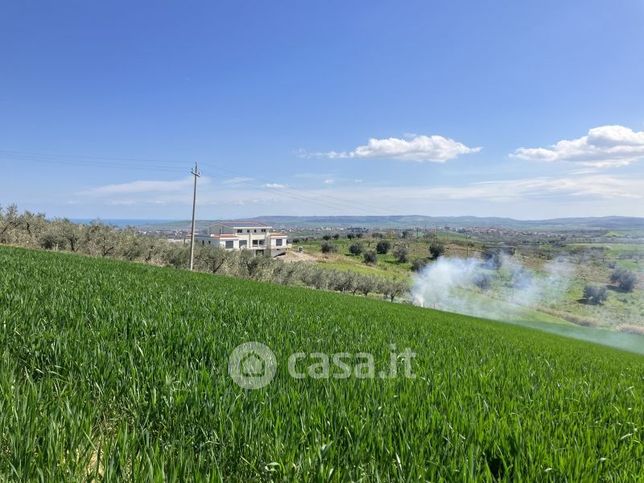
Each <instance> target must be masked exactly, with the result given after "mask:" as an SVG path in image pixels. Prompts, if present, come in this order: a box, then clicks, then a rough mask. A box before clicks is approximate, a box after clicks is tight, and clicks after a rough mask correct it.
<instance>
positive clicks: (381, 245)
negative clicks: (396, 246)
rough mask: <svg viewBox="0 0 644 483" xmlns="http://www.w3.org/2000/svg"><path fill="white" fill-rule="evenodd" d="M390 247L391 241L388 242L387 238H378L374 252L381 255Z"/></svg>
mask: <svg viewBox="0 0 644 483" xmlns="http://www.w3.org/2000/svg"><path fill="white" fill-rule="evenodd" d="M390 248H391V243H389V242H388V241H387V240H380V241H379V242H378V244H377V245H376V252H377V253H379V254H381V255H385V254H386V253H387V252H388V251H389V249H390Z"/></svg>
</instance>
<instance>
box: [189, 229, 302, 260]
mask: <svg viewBox="0 0 644 483" xmlns="http://www.w3.org/2000/svg"><path fill="white" fill-rule="evenodd" d="M213 231H214V233H212V234H210V235H195V244H197V245H199V244H200V245H211V246H216V247H220V248H223V249H225V250H251V251H252V252H253V253H254V254H255V255H265V254H267V252H266V250H267V249H268V248H269V247H270V254H271V255H272V256H274V257H276V256H278V255H283V254H285V253H286V250H288V249H289V248H290V246H289V245H288V236H287V235H286V234H285V233H281V232H278V231H273V227H271V226H268V225H265V224H263V223H258V222H256V221H253V222H250V221H230V222H222V223H217V224H216V225H215V226H214V229H213Z"/></svg>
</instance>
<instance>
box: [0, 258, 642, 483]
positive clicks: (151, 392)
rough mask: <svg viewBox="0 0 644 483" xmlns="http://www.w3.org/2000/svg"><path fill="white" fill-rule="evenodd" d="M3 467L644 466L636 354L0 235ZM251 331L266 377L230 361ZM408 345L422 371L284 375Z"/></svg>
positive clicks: (261, 473) (240, 471)
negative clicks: (20, 242)
mask: <svg viewBox="0 0 644 483" xmlns="http://www.w3.org/2000/svg"><path fill="white" fill-rule="evenodd" d="M0 324H1V327H2V330H1V331H0V480H3V481H4V480H41V481H81V480H82V481H88V480H94V479H95V480H112V481H113V480H120V479H130V480H136V481H139V480H155V481H160V480H164V479H165V480H168V481H186V480H202V481H203V480H206V481H208V480H212V481H221V480H224V481H251V480H264V481H268V480H302V481H347V480H363V481H375V480H400V481H402V480H404V481H411V480H431V481H440V480H445V481H473V480H478V481H481V480H482V481H491V480H501V481H562V480H567V481H598V480H604V481H606V480H607V481H641V480H642V479H643V478H644V470H643V469H642V468H643V465H642V462H643V461H644V441H643V440H642V433H643V427H644V405H643V404H642V402H643V401H644V357H643V356H641V355H637V354H633V353H628V352H621V351H618V350H614V349H610V348H606V347H602V346H599V345H593V344H590V343H586V342H582V341H576V340H572V339H567V338H563V337H560V336H557V335H554V334H548V333H543V332H539V331H536V330H533V329H529V328H525V327H518V326H513V325H508V324H503V323H498V322H493V321H486V320H480V319H475V318H470V317H466V316H461V315H454V314H449V313H444V312H438V311H433V310H429V309H422V308H418V307H414V306H411V305H406V304H392V303H388V302H384V301H379V300H371V299H367V298H360V297H353V296H349V295H342V294H334V293H329V292H321V291H314V290H310V289H305V288H297V287H282V286H278V285H271V284H264V283H258V282H253V281H248V280H240V279H232V278H226V277H219V276H212V275H207V274H200V273H190V272H186V271H180V270H174V269H168V268H157V267H152V266H148V265H142V264H132V263H126V262H118V261H111V260H105V259H97V258H88V257H83V256H77V255H71V254H60V253H51V252H49V253H47V252H38V251H29V250H24V249H17V248H8V247H0ZM248 341H259V342H262V343H264V344H266V345H268V346H269V347H270V348H271V349H272V350H273V352H274V353H275V356H276V359H277V373H276V377H275V379H274V380H273V381H272V383H270V384H269V385H267V386H266V387H264V388H262V389H257V390H247V389H242V388H241V387H239V386H237V385H236V384H235V383H234V382H233V380H232V379H231V378H230V377H229V375H228V357H229V355H230V353H231V351H232V350H233V349H234V348H235V347H236V346H237V345H239V344H241V343H244V342H248ZM392 344H395V346H396V348H397V350H398V351H402V350H403V349H405V348H410V349H411V350H412V351H414V352H416V354H417V355H416V357H415V358H414V359H413V370H414V373H415V375H416V377H415V378H405V377H396V378H388V379H381V378H373V379H369V378H367V379H362V378H357V377H349V378H347V379H335V378H333V377H332V378H329V379H313V378H310V377H305V378H302V379H294V378H292V377H291V376H290V375H289V371H288V370H287V360H288V358H289V355H290V354H292V353H295V352H304V353H312V352H323V353H328V354H331V353H337V352H347V353H351V354H356V353H359V352H368V353H371V354H373V356H374V358H375V362H376V366H377V367H380V366H384V365H387V364H389V360H390V351H391V348H390V346H391V345H392Z"/></svg>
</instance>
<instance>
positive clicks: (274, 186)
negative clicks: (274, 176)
mask: <svg viewBox="0 0 644 483" xmlns="http://www.w3.org/2000/svg"><path fill="white" fill-rule="evenodd" d="M264 188H271V189H276V190H280V189H284V188H286V185H285V184H280V183H266V184H265V185H264Z"/></svg>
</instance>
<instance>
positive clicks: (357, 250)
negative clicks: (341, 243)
mask: <svg viewBox="0 0 644 483" xmlns="http://www.w3.org/2000/svg"><path fill="white" fill-rule="evenodd" d="M363 251H364V248H363V247H362V245H361V244H360V243H352V244H351V246H350V247H349V253H350V254H351V255H355V256H358V255H360V254H361V253H362V252H363Z"/></svg>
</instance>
